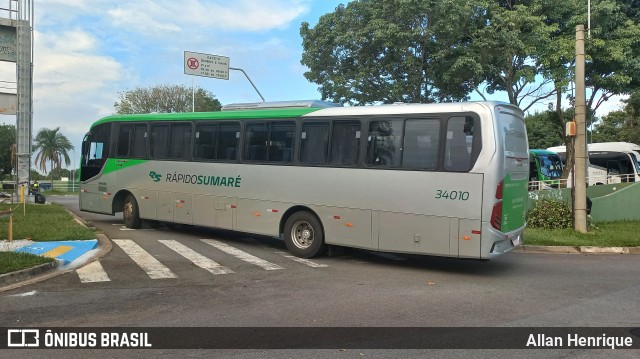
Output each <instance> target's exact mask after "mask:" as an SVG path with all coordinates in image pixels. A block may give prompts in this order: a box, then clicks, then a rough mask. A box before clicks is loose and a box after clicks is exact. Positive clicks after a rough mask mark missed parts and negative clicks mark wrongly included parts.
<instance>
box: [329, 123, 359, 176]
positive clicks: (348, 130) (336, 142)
mask: <svg viewBox="0 0 640 359" xmlns="http://www.w3.org/2000/svg"><path fill="white" fill-rule="evenodd" d="M360 128H361V125H360V121H334V122H333V129H332V131H331V150H330V154H331V156H330V158H329V163H330V164H333V165H355V164H356V163H357V162H358V150H359V149H360V135H361V129H360Z"/></svg>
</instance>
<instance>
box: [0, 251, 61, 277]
mask: <svg viewBox="0 0 640 359" xmlns="http://www.w3.org/2000/svg"><path fill="white" fill-rule="evenodd" d="M53 261H54V259H53V258H48V257H42V256H37V255H35V254H31V253H17V252H0V274H4V273H9V272H15V271H18V270H21V269H27V268H31V267H35V266H37V265H40V264H45V263H49V262H53Z"/></svg>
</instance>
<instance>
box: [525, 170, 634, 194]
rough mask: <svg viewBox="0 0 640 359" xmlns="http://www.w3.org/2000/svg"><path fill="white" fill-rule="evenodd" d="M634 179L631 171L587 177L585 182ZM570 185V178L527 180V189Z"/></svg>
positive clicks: (596, 182) (613, 182) (621, 181)
mask: <svg viewBox="0 0 640 359" xmlns="http://www.w3.org/2000/svg"><path fill="white" fill-rule="evenodd" d="M635 180H636V179H635V175H634V174H633V173H631V174H624V175H607V176H591V177H587V183H588V184H589V186H596V185H605V184H616V183H627V182H635ZM572 185H573V184H572V181H571V179H560V178H558V179H553V180H546V181H529V191H540V190H544V189H553V188H571V186H572Z"/></svg>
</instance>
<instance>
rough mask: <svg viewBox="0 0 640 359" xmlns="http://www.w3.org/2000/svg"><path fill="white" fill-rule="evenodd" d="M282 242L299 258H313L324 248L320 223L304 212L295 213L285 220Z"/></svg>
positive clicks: (314, 217)
mask: <svg viewBox="0 0 640 359" xmlns="http://www.w3.org/2000/svg"><path fill="white" fill-rule="evenodd" d="M284 242H285V244H286V245H287V249H288V250H289V252H290V253H291V254H293V255H294V256H296V257H300V258H313V257H315V256H317V255H319V254H322V253H323V252H324V250H325V248H326V246H325V244H324V231H323V230H322V225H320V221H319V220H318V218H317V217H316V216H314V215H313V214H311V213H309V212H306V211H300V212H295V213H293V214H292V215H291V216H290V217H289V218H288V219H287V222H285V224H284Z"/></svg>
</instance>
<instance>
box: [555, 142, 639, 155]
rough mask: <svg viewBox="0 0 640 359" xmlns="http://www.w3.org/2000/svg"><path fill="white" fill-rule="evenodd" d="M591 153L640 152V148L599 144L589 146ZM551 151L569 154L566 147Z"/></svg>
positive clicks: (617, 144)
mask: <svg viewBox="0 0 640 359" xmlns="http://www.w3.org/2000/svg"><path fill="white" fill-rule="evenodd" d="M587 148H588V150H589V151H600V152H603V151H611V152H632V151H635V152H640V146H638V145H636V144H635V143H630V142H597V143H590V144H588V145H587ZM547 150H549V151H554V152H559V153H564V152H567V149H566V148H565V146H555V147H549V148H547Z"/></svg>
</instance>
